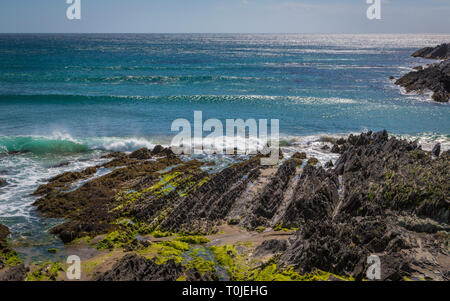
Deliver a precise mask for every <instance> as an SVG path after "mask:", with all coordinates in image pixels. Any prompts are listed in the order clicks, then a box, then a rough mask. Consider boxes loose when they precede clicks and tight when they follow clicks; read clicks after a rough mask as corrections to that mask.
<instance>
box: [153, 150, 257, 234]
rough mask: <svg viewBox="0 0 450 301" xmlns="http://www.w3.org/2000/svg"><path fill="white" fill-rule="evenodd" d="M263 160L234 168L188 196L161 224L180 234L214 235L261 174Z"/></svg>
mask: <svg viewBox="0 0 450 301" xmlns="http://www.w3.org/2000/svg"><path fill="white" fill-rule="evenodd" d="M261 168H262V166H261V165H260V157H254V158H252V159H250V160H248V161H244V162H242V163H238V164H235V165H232V166H230V167H228V168H226V169H224V170H223V171H221V172H219V173H218V174H216V175H214V176H213V177H212V178H211V180H210V181H208V182H207V183H205V184H204V185H202V186H201V187H200V188H198V189H197V190H196V191H195V192H193V193H192V194H190V195H188V196H187V198H186V199H184V200H183V201H182V202H181V203H179V204H178V205H176V206H175V208H174V209H173V211H172V212H171V213H170V215H168V216H167V217H166V218H165V219H164V220H163V221H162V222H161V224H160V228H161V229H164V230H169V231H176V232H179V231H181V232H190V233H203V234H207V233H213V232H215V226H217V225H218V224H220V223H221V222H222V221H223V220H224V219H225V218H226V216H227V215H228V213H229V212H230V210H231V208H232V206H233V205H234V203H235V201H236V200H237V199H238V198H239V197H240V196H241V194H242V193H243V192H244V191H245V189H246V188H247V186H248V184H249V183H250V182H251V181H252V180H255V179H256V178H257V177H258V176H259V175H260V169H261Z"/></svg>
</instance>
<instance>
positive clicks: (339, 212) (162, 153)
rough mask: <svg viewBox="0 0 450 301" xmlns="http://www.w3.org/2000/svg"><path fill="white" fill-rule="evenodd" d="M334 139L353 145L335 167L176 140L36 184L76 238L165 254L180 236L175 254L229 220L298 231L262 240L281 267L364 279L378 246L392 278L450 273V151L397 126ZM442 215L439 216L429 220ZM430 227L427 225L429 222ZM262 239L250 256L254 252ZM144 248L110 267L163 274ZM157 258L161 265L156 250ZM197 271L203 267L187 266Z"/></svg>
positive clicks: (44, 210) (341, 149)
mask: <svg viewBox="0 0 450 301" xmlns="http://www.w3.org/2000/svg"><path fill="white" fill-rule="evenodd" d="M332 143H333V148H332V149H331V150H330V151H333V152H336V153H339V154H341V155H340V157H339V159H338V160H337V162H336V164H335V165H334V167H332V166H329V168H328V169H327V170H325V169H324V168H323V167H322V166H320V164H315V163H317V162H316V161H315V160H312V159H311V158H309V159H308V158H306V156H305V154H302V153H298V154H295V155H293V156H291V157H290V158H288V159H285V160H283V161H281V162H280V164H279V165H278V166H261V165H260V160H259V159H260V157H259V156H253V157H250V158H248V159H242V160H241V161H240V162H237V163H234V164H231V165H230V166H228V167H226V168H225V169H222V170H220V171H216V172H212V173H211V172H206V171H205V170H204V169H203V167H204V166H205V165H206V164H207V163H205V162H200V161H197V160H190V161H187V160H180V158H179V157H178V156H176V155H174V154H173V153H172V152H171V151H170V149H168V148H163V147H155V148H154V149H153V150H148V149H140V150H138V151H136V152H134V153H132V154H130V155H126V154H123V153H112V154H111V155H109V156H108V157H109V158H110V159H111V161H109V162H108V163H105V164H103V165H101V166H96V167H91V168H93V169H95V168H101V167H106V166H108V167H115V169H114V170H113V171H112V172H111V173H108V174H106V175H103V176H100V177H94V178H93V179H91V180H89V179H90V178H89V177H90V176H92V171H93V170H92V171H88V170H85V171H83V172H81V173H78V174H74V173H73V174H70V173H66V174H63V175H61V176H59V177H56V178H54V179H52V180H51V181H50V182H49V183H48V184H46V185H43V186H41V187H40V188H39V189H38V190H37V191H36V194H38V195H40V198H39V199H38V200H37V201H36V202H35V206H36V208H37V210H38V212H39V213H40V214H41V215H42V216H45V217H58V218H65V219H67V220H68V221H67V222H66V223H64V224H61V225H59V226H57V227H55V228H53V229H52V230H51V231H52V233H54V234H56V235H58V236H59V237H60V238H61V239H62V240H63V241H64V242H65V243H69V242H72V241H74V240H76V239H80V238H83V237H91V238H94V237H98V238H96V239H93V240H92V245H93V246H95V247H97V248H101V249H103V250H113V249H124V250H128V251H136V250H148V249H152V248H153V249H156V250H158V251H157V252H156V253H155V254H154V255H153V256H154V257H153V258H154V260H156V262H158V261H159V262H167V261H166V260H164V261H161V256H165V255H164V254H166V253H164V248H166V247H168V246H169V245H170V248H175V249H174V250H172V249H171V251H170V252H168V253H170V254H173V253H175V254H184V253H185V252H187V250H189V249H190V248H191V247H189V244H186V245H183V244H181V245H180V243H181V241H180V240H179V239H183V237H185V236H187V237H190V238H189V239H185V241H188V242H189V243H192V244H194V245H195V244H198V242H199V241H203V240H204V239H203V238H202V237H204V236H208V237H209V236H212V237H214V235H218V233H219V232H220V229H221V227H224V226H226V225H229V227H237V228H238V229H241V230H240V231H244V232H250V233H253V234H252V235H253V236H255V237H258V235H261V240H262V241H261V243H263V242H264V241H265V240H268V239H264V236H263V235H264V233H269V232H270V231H286V235H288V237H289V240H288V241H287V243H286V244H285V243H282V245H283V248H281V249H280V248H278V247H275V246H278V245H279V244H281V243H273V244H272V243H266V244H265V245H264V247H263V248H264V252H263V253H261V251H260V250H261V248H260V249H259V251H258V252H256V254H259V255H261V254H264V255H265V256H264V257H265V258H267V256H269V257H270V254H272V255H273V256H274V257H273V258H272V259H271V260H273V262H274V266H273V272H274V273H275V274H276V273H278V274H277V275H278V276H279V275H281V274H283V273H284V274H283V275H286V273H287V271H288V270H289V269H290V267H292V268H293V270H291V272H292V273H294V274H295V275H296V276H293V275H294V274H289V275H290V276H289V277H292V279H294V278H296V279H303V278H302V277H303V276H302V275H310V277H312V276H311V275H315V276H314V277H317V273H318V271H322V272H323V271H324V272H326V273H331V274H333V275H343V276H345V277H347V278H351V279H357V280H358V279H364V277H365V269H366V268H367V267H366V259H367V256H369V255H370V254H373V253H377V254H383V255H382V262H383V273H382V279H383V280H402V279H405V278H414V277H416V278H425V279H433V280H445V279H447V280H448V279H449V275H448V273H446V271H448V270H449V268H450V267H449V266H448V262H449V261H448V259H449V258H450V255H449V254H448V241H449V233H448V231H447V230H448V229H449V227H448V225H449V223H450V221H449V218H450V200H449V199H448V196H449V195H450V175H449V171H448V168H447V166H448V164H449V160H450V152H449V151H446V152H443V153H441V154H439V155H438V156H435V155H433V154H432V153H431V152H427V151H423V150H422V149H421V147H420V145H418V143H417V142H409V141H406V140H399V139H397V138H395V137H389V136H388V133H387V132H386V131H383V132H379V133H372V132H367V133H363V134H361V135H350V136H349V137H348V138H346V139H345V138H342V139H338V140H336V141H332ZM435 154H436V152H435ZM307 159H308V160H307ZM80 177H83V178H84V177H86V178H85V179H88V181H87V182H85V183H84V184H83V185H82V186H80V187H78V188H77V189H75V190H70V191H67V189H65V187H67V186H68V185H70V184H71V183H72V182H73V181H75V180H77V179H79V178H80ZM405 218H407V219H408V222H407V223H406V222H405ZM430 223H431V224H432V225H435V226H432V227H431V228H430V227H428V226H426V227H425V225H428V224H430ZM421 225H424V226H421ZM424 227H425V228H426V229H427V231H422V230H421V229H425V228H424ZM297 229H298V230H297ZM267 231H269V232H267ZM173 235H175V236H173ZM152 237H153V238H152ZM155 237H167V238H165V240H163V241H155V240H154V239H155ZM171 237H172V238H171ZM193 237H195V239H194V238H193ZM205 241H208V240H207V239H205ZM271 245H274V247H273V248H272V247H270V246H271ZM257 247H258V245H255V246H254V248H253V247H252V248H250V249H251V250H250V251H248V253H247V255H246V256H250V257H252V256H253V255H251V254H253V251H254V250H255V248H257ZM207 248H210V249H208V250H212V251H211V252H213V253H214V252H215V253H214V256H216V259H217V258H220V256H227V255H226V252H225V255H224V254H222V253H220V250H222V249H220V248H225V249H226V248H231V247H226V246H211V247H207ZM211 248H212V249H211ZM272 249H273V250H272ZM272 251H273V252H272ZM140 252H141V251H140ZM227 252H228V251H227ZM229 252H231V253H233V252H234V251H232V249H230V250H229ZM271 252H272V253H271ZM423 252H427V253H430V254H434V255H432V257H433V258H432V260H431V261H428V260H426V261H424V260H423V258H421V257H420V254H423ZM152 254H153V253H152ZM233 254H234V253H233ZM177 256H179V255H177ZM233 256H241V255H238V254H237V253H236V254H235V255H233ZM170 258H172V257H170ZM177 258H181V257H177ZM252 258H253V259H255V258H256V257H255V258H254V257H252ZM197 259H198V258H197ZM197 259H196V260H197ZM142 260H143V259H139V258H135V257H129V258H128V257H127V258H124V259H123V261H121V262H120V263H118V264H117V265H116V266H115V267H114V268H113V269H112V270H111V272H110V273H106V274H104V276H101V277H100V278H101V279H103V280H116V279H117V280H118V279H141V280H145V279H153V278H152V277H151V276H149V275H141V274H142V273H144V274H145V271H144V272H143V271H141V270H139V271H133V270H129V269H128V268H127V267H128V266H129V265H133V262H140V261H142ZM198 260H200V259H198ZM255 260H256V261H257V262H258V260H259V261H261V259H255ZM217 261H218V262H219V263H218V264H219V265H220V262H222V261H221V260H217ZM180 262H182V263H183V262H184V259H178V261H177V263H180ZM223 262H225V261H223ZM250 262H252V261H251V260H250ZM431 262H433V263H431ZM259 264H261V262H260V263H259ZM190 265H192V262H191V261H188V262H187V263H186V266H190ZM145 266H148V270H149V271H153V270H155V271H156V270H158V269H155V267H154V264H153V263H152V262H148V263H146V264H145ZM166 268H167V269H170V270H168V271H167V270H165V269H166ZM225 268H226V267H225ZM265 268H267V266H265V265H262V266H261V265H260V266H259V267H258V266H257V267H254V266H252V267H248V266H247V267H246V268H245V269H244V270H247V271H249V270H252V271H254V273H253V274H252V275H249V274H247V273H248V272H245V271H241V272H242V273H243V274H239V275H232V273H234V272H233V271H235V269H229V271H228V272H229V273H231V275H229V276H230V279H240V277H242V276H243V275H245V276H246V277H250V278H249V279H260V278H258V277H257V276H255V275H256V274H258V273H259V272H261V273H262V269H265ZM146 269H147V268H146ZM173 269H175V270H176V271H178V272H176V273H175V274H173V275H174V276H173V277H172V278H174V277H175V276H179V275H181V274H183V273H184V272H182V271H181V269H179V267H178V266H177V267H175V265H173V264H169V265H168V266H167V267H161V271H163V272H162V273H163V275H172V272H173V271H172V270H173ZM158 271H159V270H158ZM183 271H185V270H183ZM435 271H439V272H440V274H436V273H434V272H435ZM210 272H211V271H210ZM216 272H217V271H216ZM266 272H267V271H266ZM136 273H140V274H139V275H138V274H136ZM158 273H159V272H158ZM255 273H256V274H255ZM320 273H321V272H320ZM186 274H195V275H198V271H194V272H189V273H184V274H183V275H184V276H183V277H186ZM213 274H214V273H213ZM258 275H259V274H258ZM326 275H328V274H326ZM216 276H217V275H216ZM272 276H273V275H272ZM164 277H165V276H164ZM164 277H163V278H164ZM180 277H181V276H180ZM208 277H209V276H208ZM251 277H255V278H251ZM280 277H281V276H280ZM305 277H306V276H305ZM197 278H198V277H197ZM164 279H165V278H164ZM208 279H209V278H208ZM264 279H266V278H264ZM327 279H328V278H327Z"/></svg>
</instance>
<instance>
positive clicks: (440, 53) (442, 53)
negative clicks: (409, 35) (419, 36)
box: [395, 43, 450, 102]
mask: <svg viewBox="0 0 450 301" xmlns="http://www.w3.org/2000/svg"><path fill="white" fill-rule="evenodd" d="M449 54H450V43H449V44H442V45H439V46H437V47H435V48H432V47H426V48H423V49H420V50H418V51H416V52H415V53H414V54H413V56H414V57H423V58H427V59H442V60H444V61H443V62H441V63H435V64H432V65H430V66H428V67H426V68H416V69H415V70H416V71H413V72H409V73H407V74H406V75H404V76H403V77H401V78H400V79H398V80H397V81H396V82H395V84H396V85H399V86H401V87H403V88H405V90H406V92H408V93H409V92H417V93H425V92H427V91H431V92H432V93H433V94H432V99H433V100H435V101H437V102H448V101H449V99H450V62H449V60H448V59H449V57H450V55H449Z"/></svg>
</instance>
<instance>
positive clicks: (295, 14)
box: [0, 0, 450, 33]
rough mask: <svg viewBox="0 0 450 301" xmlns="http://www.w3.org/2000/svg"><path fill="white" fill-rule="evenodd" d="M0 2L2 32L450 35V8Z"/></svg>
mask: <svg viewBox="0 0 450 301" xmlns="http://www.w3.org/2000/svg"><path fill="white" fill-rule="evenodd" d="M68 6H69V5H68V4H66V0H0V32H58V33H59V32H137V33H141V32H145V33H147V32H148V33H150V32H157V33H169V32H170V33H171V32H199V33H200V32H202V33H203V32H226V33H241V32H243V33H255V32H257V33H291V32H292V33H450V0H382V13H381V14H382V20H368V19H367V17H366V9H367V8H368V7H369V4H367V3H366V0H335V1H331V0H315V1H314V0H81V17H82V19H81V20H72V21H70V20H68V19H67V18H66V9H67V7H68Z"/></svg>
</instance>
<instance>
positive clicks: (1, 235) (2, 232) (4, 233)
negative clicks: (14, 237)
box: [0, 224, 11, 241]
mask: <svg viewBox="0 0 450 301" xmlns="http://www.w3.org/2000/svg"><path fill="white" fill-rule="evenodd" d="M10 233H11V232H9V229H8V227H6V226H4V225H2V224H0V241H6V237H8V235H9V234H10Z"/></svg>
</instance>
